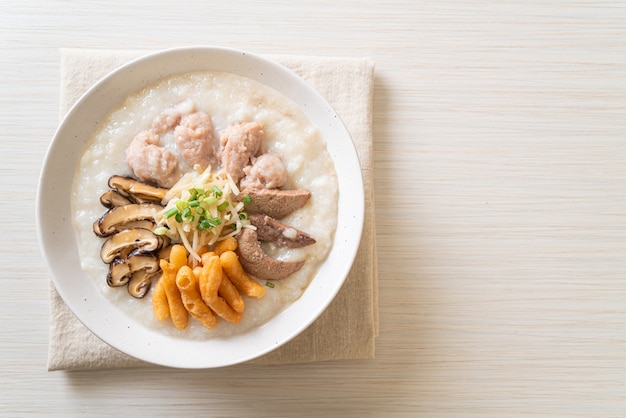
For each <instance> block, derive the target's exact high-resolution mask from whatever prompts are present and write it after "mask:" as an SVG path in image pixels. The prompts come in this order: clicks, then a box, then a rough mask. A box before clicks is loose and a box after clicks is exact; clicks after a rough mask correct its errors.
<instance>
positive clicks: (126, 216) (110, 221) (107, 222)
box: [93, 203, 163, 237]
mask: <svg viewBox="0 0 626 418" xmlns="http://www.w3.org/2000/svg"><path fill="white" fill-rule="evenodd" d="M162 209H163V206H161V205H159V204H156V203H131V204H128V205H124V206H115V207H112V208H111V209H109V210H107V211H106V212H105V213H104V215H102V216H101V217H100V219H98V220H97V221H96V222H94V224H93V232H94V233H95V234H96V235H98V236H100V237H107V236H109V235H112V234H114V233H116V232H119V231H121V230H122V229H131V228H146V229H151V228H152V226H153V225H154V216H155V215H156V214H157V212H159V211H161V210H162ZM141 221H148V222H141ZM151 225H152V226H151Z"/></svg>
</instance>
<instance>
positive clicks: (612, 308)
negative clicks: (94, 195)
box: [0, 0, 626, 416]
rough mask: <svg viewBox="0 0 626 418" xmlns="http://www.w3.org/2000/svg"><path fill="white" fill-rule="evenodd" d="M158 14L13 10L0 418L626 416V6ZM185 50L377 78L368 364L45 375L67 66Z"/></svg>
mask: <svg viewBox="0 0 626 418" xmlns="http://www.w3.org/2000/svg"><path fill="white" fill-rule="evenodd" d="M154 3H155V2H149V1H145V0H139V1H135V2H122V1H110V2H88V3H85V2H80V3H77V2H71V1H46V2H44V1H41V0H30V1H24V2H13V3H7V4H4V5H3V6H0V10H1V13H0V51H1V52H2V54H0V88H1V91H2V93H3V99H2V101H1V102H0V103H1V104H0V106H1V110H2V112H1V113H0V121H1V122H0V123H1V126H2V128H3V129H2V130H1V131H0V175H1V176H2V180H3V181H2V186H1V187H0V196H1V197H2V201H3V202H5V204H4V216H3V217H2V218H1V219H2V220H1V221H0V222H1V224H0V226H1V228H2V232H3V238H4V239H3V241H2V244H1V245H2V251H0V268H1V269H0V271H1V272H2V273H0V274H2V284H3V291H2V292H0V321H1V324H0V334H1V338H0V359H1V360H0V411H1V412H0V415H5V414H6V416H27V415H46V416H83V415H86V414H87V415H114V414H119V415H125V416H131V415H138V414H143V413H149V414H150V415H153V416H157V415H159V416H172V415H182V414H183V413H186V414H187V415H190V416H225V415H226V416H246V415H251V414H256V415H262V416H344V415H354V416H368V415H369V416H390V415H393V414H396V415H397V416H407V415H412V416H422V415H423V416H486V415H494V416H505V415H519V414H535V415H544V416H623V415H625V414H626V397H625V396H624V394H625V393H626V332H625V330H626V255H625V252H626V230H625V228H626V214H625V213H626V193H625V191H626V168H625V167H626V164H625V162H626V118H625V117H624V116H625V114H626V3H625V2H623V1H595V2H590V1H582V0H570V1H563V0H555V1H552V2H548V4H546V3H547V2H539V1H524V2H522V1H500V2H486V1H478V0H475V1H472V0H461V1H452V0H447V1H438V2H434V1H410V0H395V1H392V2H365V1H342V0H340V1H326V0H325V1H317V2H313V1H304V2H287V1H265V2H253V1H237V2H221V3H219V4H217V3H216V4H214V5H212V4H209V3H207V2H201V1H183V2H178V3H171V2H156V4H154ZM189 44H210V45H221V46H232V47H237V48H243V49H249V50H252V51H255V52H258V53H266V54H309V55H329V56H357V57H361V56H369V57H371V58H372V59H373V60H374V61H375V63H376V85H375V93H374V96H375V103H374V109H373V110H374V127H375V142H374V159H375V161H374V162H375V187H376V191H377V197H376V214H377V232H378V254H379V271H380V294H379V298H380V319H381V323H380V336H379V338H378V339H377V351H376V354H377V358H376V360H374V361H358V362H334V363H316V364H309V365H300V366H288V367H287V366H272V367H270V366H258V365H257V366H252V365H246V366H237V367H233V368H228V369H220V370H209V371H194V372H185V371H176V370H165V369H158V368H149V369H141V370H108V371H100V372H76V373H47V372H46V371H45V369H46V353H47V337H48V336H47V332H48V331H47V320H48V300H47V297H48V287H47V284H48V278H47V276H46V269H45V266H44V264H43V261H42V258H41V256H40V255H39V252H38V247H37V237H36V230H35V227H34V223H33V218H34V207H35V202H34V196H35V194H34V191H35V188H36V185H37V179H38V175H39V169H40V167H41V163H42V160H43V158H44V155H45V151H46V147H47V145H48V143H49V140H50V138H51V136H52V134H53V132H54V129H55V127H56V124H57V122H58V100H59V74H58V70H59V51H58V50H59V48H61V47H88V48H137V49H157V48H162V47H168V46H179V45H189ZM172 382H176V384H177V387H175V388H172V387H169V386H168V385H170V384H172Z"/></svg>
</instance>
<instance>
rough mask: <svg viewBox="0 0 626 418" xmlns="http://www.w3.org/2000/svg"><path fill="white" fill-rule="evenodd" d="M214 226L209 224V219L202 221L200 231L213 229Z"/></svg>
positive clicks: (199, 226)
mask: <svg viewBox="0 0 626 418" xmlns="http://www.w3.org/2000/svg"><path fill="white" fill-rule="evenodd" d="M212 227H213V226H212V225H211V223H210V222H209V220H208V219H206V218H205V219H202V220H201V221H200V223H198V231H204V230H205V229H211V228H212Z"/></svg>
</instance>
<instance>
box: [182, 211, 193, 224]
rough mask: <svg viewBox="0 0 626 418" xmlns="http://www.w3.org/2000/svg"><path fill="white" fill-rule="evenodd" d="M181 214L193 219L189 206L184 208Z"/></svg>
mask: <svg viewBox="0 0 626 418" xmlns="http://www.w3.org/2000/svg"><path fill="white" fill-rule="evenodd" d="M182 215H183V218H185V219H187V220H191V221H193V218H194V215H193V213H192V212H191V208H185V209H184V210H183V212H182Z"/></svg>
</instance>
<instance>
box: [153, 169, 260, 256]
mask: <svg viewBox="0 0 626 418" xmlns="http://www.w3.org/2000/svg"><path fill="white" fill-rule="evenodd" d="M238 194H239V188H238V187H237V185H236V184H235V182H234V181H233V179H232V178H231V177H230V175H228V174H227V173H225V172H218V173H213V172H211V167H208V168H207V169H206V170H204V171H203V172H196V171H193V172H190V173H187V174H185V175H184V176H183V177H182V178H181V179H180V180H179V181H178V182H177V183H176V184H175V185H174V186H172V188H171V189H170V190H169V191H168V192H167V194H166V195H165V197H164V199H163V204H164V206H165V207H164V209H163V210H162V211H160V212H159V213H158V214H157V215H156V216H155V221H156V227H155V229H154V232H155V233H156V234H159V235H167V236H168V237H169V238H170V239H172V240H173V241H178V242H181V243H182V244H183V245H184V246H185V248H186V249H187V251H189V254H191V256H192V257H193V258H194V259H195V260H197V261H200V260H201V258H200V255H199V254H198V249H199V248H200V247H202V246H204V245H207V246H209V247H210V246H212V245H214V244H215V243H216V242H218V241H221V240H223V239H225V238H226V237H231V236H235V235H237V234H238V233H239V232H240V231H241V229H242V228H252V229H256V228H255V227H254V226H253V225H251V224H250V221H249V220H248V215H247V213H246V212H245V211H244V210H243V209H244V203H243V202H237V201H234V200H233V199H232V197H233V196H236V195H238Z"/></svg>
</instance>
